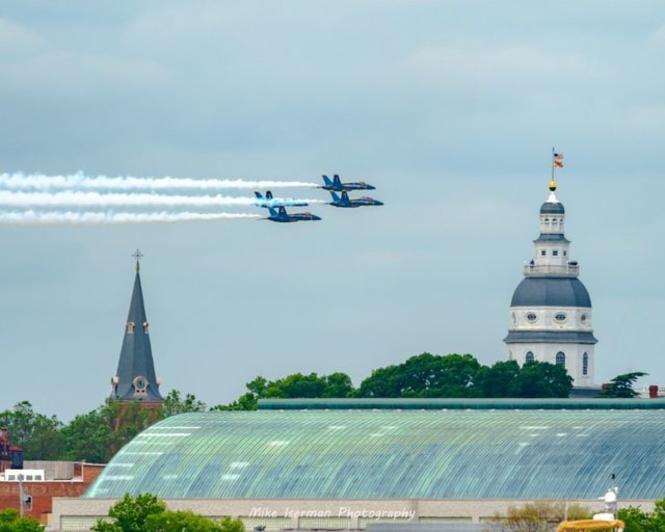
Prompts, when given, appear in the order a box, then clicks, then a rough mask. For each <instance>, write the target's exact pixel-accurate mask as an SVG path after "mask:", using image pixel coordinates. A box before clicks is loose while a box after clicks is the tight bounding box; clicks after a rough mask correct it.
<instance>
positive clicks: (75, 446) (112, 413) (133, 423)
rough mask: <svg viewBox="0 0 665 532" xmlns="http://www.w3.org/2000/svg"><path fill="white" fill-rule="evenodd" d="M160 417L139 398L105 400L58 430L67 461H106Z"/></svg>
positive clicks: (158, 411) (157, 412)
mask: <svg viewBox="0 0 665 532" xmlns="http://www.w3.org/2000/svg"><path fill="white" fill-rule="evenodd" d="M160 417H161V410H159V409H146V408H144V407H143V405H142V404H141V403H140V402H139V401H127V402H120V401H113V400H108V401H106V403H104V404H103V405H102V406H100V407H99V408H96V409H95V410H93V411H91V412H88V413H87V414H82V415H78V416H76V417H75V418H74V419H73V420H72V421H71V423H70V424H69V425H67V426H66V427H64V428H63V429H62V436H63V438H64V442H65V446H66V449H67V452H66V453H65V459H67V460H85V461H87V462H95V463H106V462H108V461H109V460H110V459H111V458H112V457H113V455H114V454H115V452H117V451H118V450H119V449H120V448H121V447H122V446H123V445H125V444H126V443H127V442H129V441H130V440H131V439H132V438H134V436H136V435H137V434H138V433H139V432H141V431H143V430H145V429H146V428H148V427H149V426H150V425H152V424H153V423H154V422H155V421H158V420H159V418H160Z"/></svg>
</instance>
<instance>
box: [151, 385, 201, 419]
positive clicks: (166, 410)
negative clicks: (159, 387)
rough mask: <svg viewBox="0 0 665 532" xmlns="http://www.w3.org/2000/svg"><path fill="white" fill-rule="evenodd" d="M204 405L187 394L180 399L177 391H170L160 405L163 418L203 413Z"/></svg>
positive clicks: (193, 396) (192, 395)
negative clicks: (189, 413)
mask: <svg viewBox="0 0 665 532" xmlns="http://www.w3.org/2000/svg"><path fill="white" fill-rule="evenodd" d="M205 410H206V404H205V403H204V402H203V401H199V400H198V399H197V398H196V396H195V395H194V394H191V393H188V394H186V395H185V397H184V399H183V398H182V396H181V394H180V392H179V391H178V390H171V391H170V392H169V394H168V395H167V396H166V397H165V398H164V402H163V403H162V415H163V417H170V416H175V415H177V414H185V413H188V412H205Z"/></svg>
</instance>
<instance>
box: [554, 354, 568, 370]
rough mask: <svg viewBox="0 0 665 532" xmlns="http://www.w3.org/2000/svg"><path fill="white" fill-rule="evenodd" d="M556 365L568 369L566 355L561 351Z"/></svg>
mask: <svg viewBox="0 0 665 532" xmlns="http://www.w3.org/2000/svg"><path fill="white" fill-rule="evenodd" d="M556 365H557V366H561V367H563V368H565V367H566V355H565V354H564V353H562V352H561V351H559V352H558V353H557V354H556Z"/></svg>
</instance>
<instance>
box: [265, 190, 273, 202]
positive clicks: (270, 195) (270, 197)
mask: <svg viewBox="0 0 665 532" xmlns="http://www.w3.org/2000/svg"><path fill="white" fill-rule="evenodd" d="M266 199H269V200H271V199H272V192H271V191H270V190H268V191H267V192H266Z"/></svg>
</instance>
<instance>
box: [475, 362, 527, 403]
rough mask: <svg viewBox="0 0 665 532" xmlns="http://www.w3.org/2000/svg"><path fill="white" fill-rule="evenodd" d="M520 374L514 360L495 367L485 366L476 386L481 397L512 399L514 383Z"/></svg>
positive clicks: (480, 372) (479, 374) (477, 378)
mask: <svg viewBox="0 0 665 532" xmlns="http://www.w3.org/2000/svg"><path fill="white" fill-rule="evenodd" d="M519 373H520V366H519V364H518V363H517V362H516V361H514V360H505V361H500V362H497V363H496V364H494V365H493V366H483V367H482V368H481V369H480V371H479V372H478V374H477V375H476V386H477V387H478V390H479V392H480V393H479V395H480V396H481V397H512V396H513V394H514V393H515V390H514V389H513V382H515V380H516V379H517V376H518V375H519Z"/></svg>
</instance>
